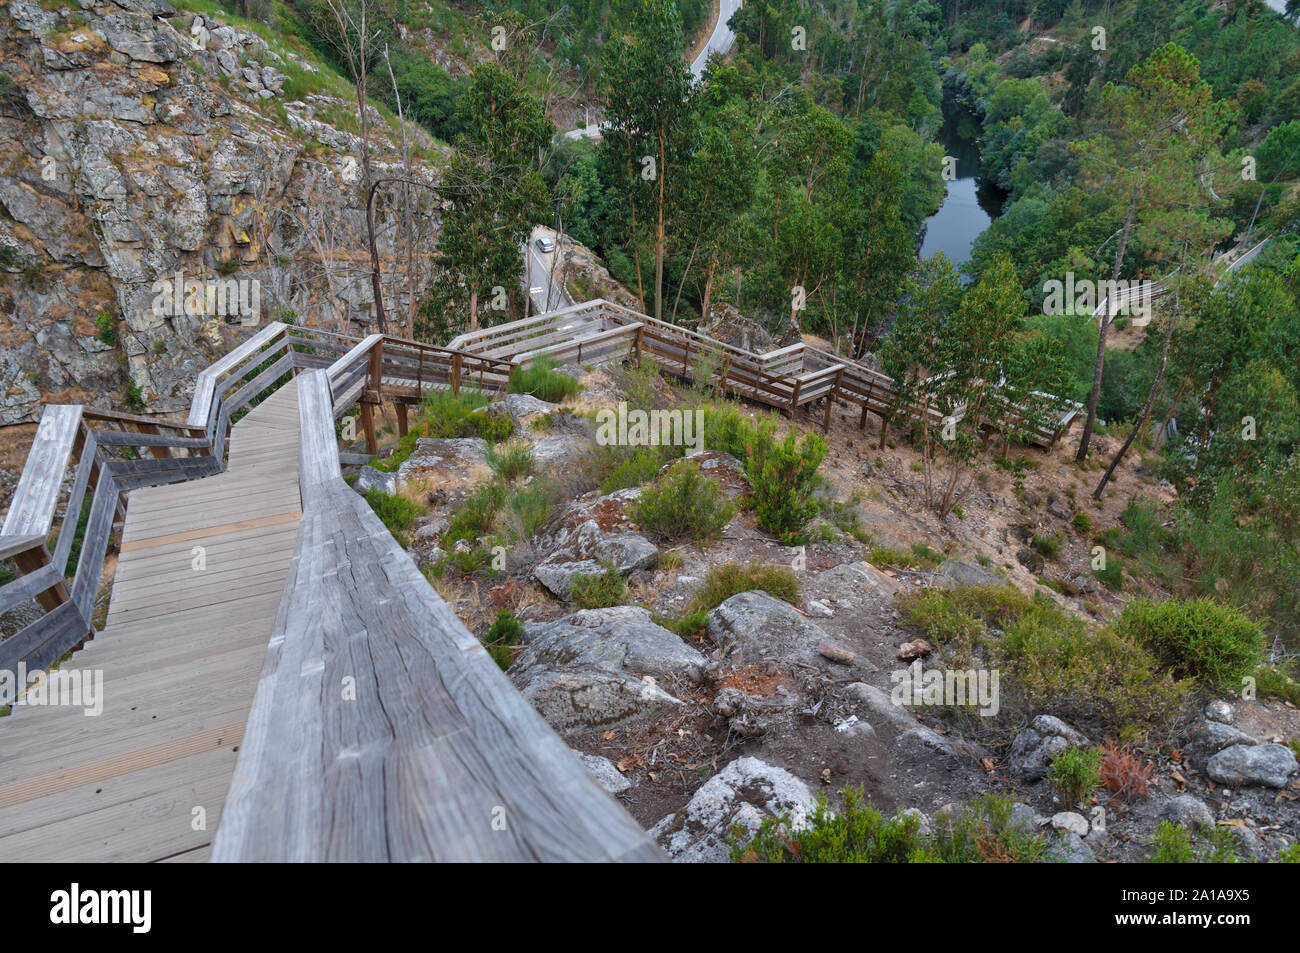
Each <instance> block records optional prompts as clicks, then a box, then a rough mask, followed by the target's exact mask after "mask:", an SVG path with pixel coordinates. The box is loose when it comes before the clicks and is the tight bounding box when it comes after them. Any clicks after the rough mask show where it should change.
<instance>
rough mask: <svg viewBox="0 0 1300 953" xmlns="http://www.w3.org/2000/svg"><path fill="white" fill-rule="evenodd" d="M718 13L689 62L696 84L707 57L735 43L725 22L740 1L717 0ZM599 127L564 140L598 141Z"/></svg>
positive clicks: (577, 131)
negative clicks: (707, 35) (709, 31)
mask: <svg viewBox="0 0 1300 953" xmlns="http://www.w3.org/2000/svg"><path fill="white" fill-rule="evenodd" d="M718 3H719V7H720V9H719V13H718V22H717V23H716V24H715V25H714V27H713V33H712V34H710V35H709V42H707V43H705V44H704V49H702V50H700V55H699V56H697V57H695V59H693V60H692V61H691V76H693V77H694V78H695V81H696V82H697V83H698V82H699V80H700V77H701V76H703V75H704V67H705V66H706V65H707V64H708V62H709V56H710V55H711V54H713V53H715V52H717V53H727V52H729V51H730V50H731V47H732V46H733V45H734V44H735V42H736V34H735V32H733V31H732V29H731V28H730V27H729V26H727V21H728V20H730V19H731V17H732V15H733V14H734V13H735V12H736V11H737V10H739V9H740V5H741V2H740V0H718ZM600 130H601V127H600V126H599V125H598V124H596V123H594V122H593V123H592V124H591V125H589V126H583V127H582V128H581V129H570V130H569V131H568V132H566V133H565V134H564V138H565V139H599V138H600Z"/></svg>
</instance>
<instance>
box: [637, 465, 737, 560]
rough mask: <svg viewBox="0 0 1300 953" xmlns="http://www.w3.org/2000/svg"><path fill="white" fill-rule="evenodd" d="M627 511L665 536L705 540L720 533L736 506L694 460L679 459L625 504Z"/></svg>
mask: <svg viewBox="0 0 1300 953" xmlns="http://www.w3.org/2000/svg"><path fill="white" fill-rule="evenodd" d="M628 515H629V516H631V517H632V519H633V520H634V521H636V523H637V524H638V525H639V526H640V527H641V528H642V529H645V530H648V531H649V532H651V533H655V534H657V535H659V536H662V537H664V538H665V539H670V540H679V539H687V538H690V539H694V540H695V541H696V542H697V543H705V542H710V541H712V540H715V539H717V538H718V537H720V536H721V535H722V530H723V527H725V526H726V525H727V523H729V522H731V518H732V517H733V516H735V515H736V508H735V507H734V506H732V505H731V503H730V502H728V501H727V500H726V498H725V497H723V495H722V490H721V489H719V487H718V484H716V483H715V482H713V481H712V480H710V479H709V478H708V477H706V476H704V475H703V474H702V473H701V472H700V468H699V467H698V466H697V465H696V464H694V463H690V462H682V463H679V464H677V465H676V466H674V467H673V468H672V469H671V470H669V471H668V472H667V473H666V474H664V475H663V476H662V477H660V478H659V479H658V480H657V481H656V482H655V483H654V484H653V485H652V486H649V487H646V489H645V490H644V491H643V492H642V493H641V496H640V498H638V499H637V500H636V501H635V502H634V503H633V504H632V505H631V506H629V507H628Z"/></svg>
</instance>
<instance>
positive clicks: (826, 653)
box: [817, 642, 857, 665]
mask: <svg viewBox="0 0 1300 953" xmlns="http://www.w3.org/2000/svg"><path fill="white" fill-rule="evenodd" d="M817 652H818V654H819V655H821V657H822V658H824V659H829V660H830V661H832V662H838V663H839V664H840V665H852V664H853V660H854V659H855V658H857V656H856V655H854V654H853V653H852V652H850V651H849V650H848V649H846V648H843V647H841V646H839V645H836V644H834V643H833V642H818V643H817Z"/></svg>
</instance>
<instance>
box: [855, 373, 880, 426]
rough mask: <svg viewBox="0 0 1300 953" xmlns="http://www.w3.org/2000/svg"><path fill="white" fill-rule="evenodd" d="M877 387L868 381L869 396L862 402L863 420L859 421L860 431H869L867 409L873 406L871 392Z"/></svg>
mask: <svg viewBox="0 0 1300 953" xmlns="http://www.w3.org/2000/svg"><path fill="white" fill-rule="evenodd" d="M875 386H876V385H875V382H874V381H870V380H869V381H867V396H866V399H865V400H863V401H862V419H860V420H859V421H858V429H859V430H866V429H867V408H869V407H870V406H871V392H872V390H874V388H875Z"/></svg>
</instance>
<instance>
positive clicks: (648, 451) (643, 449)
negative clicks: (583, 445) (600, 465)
mask: <svg viewBox="0 0 1300 953" xmlns="http://www.w3.org/2000/svg"><path fill="white" fill-rule="evenodd" d="M599 451H600V452H602V453H603V454H607V455H609V458H610V459H611V460H617V461H618V462H617V463H615V464H614V465H613V467H612V468H611V469H610V470H609V472H608V473H606V474H605V475H604V476H603V477H601V480H600V492H601V493H613V492H614V491H615V490H625V489H627V488H628V487H633V486H642V485H643V484H646V483H649V482H650V481H651V480H653V479H654V478H655V475H656V474H657V473H658V472H659V471H660V469H662V468H663V465H664V464H665V463H667V462H668V461H669V460H670V459H672V456H673V448H671V447H665V446H638V447H615V446H603V447H600V448H599Z"/></svg>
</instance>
